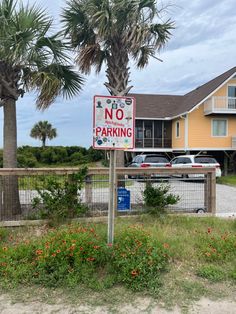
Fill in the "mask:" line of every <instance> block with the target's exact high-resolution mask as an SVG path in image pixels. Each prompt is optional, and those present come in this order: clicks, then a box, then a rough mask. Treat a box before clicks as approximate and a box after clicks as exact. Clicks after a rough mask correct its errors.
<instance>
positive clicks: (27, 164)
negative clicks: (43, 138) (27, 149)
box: [17, 154, 37, 168]
mask: <svg viewBox="0 0 236 314" xmlns="http://www.w3.org/2000/svg"><path fill="white" fill-rule="evenodd" d="M17 163H18V167H19V168H34V167H35V166H36V165H37V159H36V158H35V157H34V156H33V155H32V154H28V155H18V156H17Z"/></svg>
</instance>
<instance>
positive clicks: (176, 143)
mask: <svg viewBox="0 0 236 314" xmlns="http://www.w3.org/2000/svg"><path fill="white" fill-rule="evenodd" d="M177 121H179V137H176V122H177ZM184 133H185V126H184V119H181V118H180V119H174V120H172V148H173V149H184V145H185V141H184Z"/></svg>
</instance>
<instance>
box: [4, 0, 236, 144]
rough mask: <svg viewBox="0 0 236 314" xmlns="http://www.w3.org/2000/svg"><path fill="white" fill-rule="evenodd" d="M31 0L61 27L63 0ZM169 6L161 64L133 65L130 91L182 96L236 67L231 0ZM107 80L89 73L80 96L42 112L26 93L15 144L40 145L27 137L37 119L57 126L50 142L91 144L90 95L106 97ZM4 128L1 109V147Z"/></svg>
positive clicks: (179, 1)
mask: <svg viewBox="0 0 236 314" xmlns="http://www.w3.org/2000/svg"><path fill="white" fill-rule="evenodd" d="M24 2H27V1H24ZM35 2H36V3H37V4H38V5H39V6H40V7H43V8H45V9H46V11H47V12H48V13H49V14H50V15H52V16H53V17H54V20H55V28H59V15H60V12H61V9H62V8H63V7H65V6H66V1H65V0H50V1H48V0H39V1H37V0H36V1H33V0H29V3H30V4H33V3H35ZM164 3H166V2H164ZM168 3H170V2H168ZM170 4H171V5H170V6H169V8H168V12H167V13H166V17H170V18H171V19H172V20H173V21H174V22H175V30H173V32H172V37H171V39H170V41H169V42H168V44H167V45H166V47H165V49H163V50H162V51H161V52H160V54H159V55H158V57H159V58H161V59H162V60H163V62H159V61H157V60H156V59H152V60H151V59H150V62H149V65H148V66H147V67H146V68H145V69H143V70H136V69H135V68H134V66H133V65H132V64H131V77H130V78H131V83H130V84H131V85H133V86H134V87H133V88H132V90H131V92H132V93H145V94H175V95H182V94H185V93H186V92H188V91H190V90H192V89H195V88H196V87H198V86H199V85H202V84H204V83H206V82H207V81H209V80H211V79H212V78H214V77H216V76H218V75H220V74H221V73H223V72H225V71H227V70H229V69H230V68H232V67H234V66H236V60H235V57H236V40H235V30H236V12H235V0H224V1H222V0H194V1H189V0H172V2H171V3H170ZM105 81H106V77H105V69H103V71H102V72H101V73H100V74H99V75H95V74H94V73H91V74H90V75H89V76H87V77H86V82H85V85H84V86H83V90H82V92H81V93H80V95H78V96H76V97H74V98H73V99H71V100H65V99H62V98H57V100H56V101H55V102H54V103H53V104H52V105H51V107H50V108H49V109H47V110H45V111H44V112H40V111H38V110H36V109H35V95H33V94H25V96H24V97H23V98H21V99H20V100H19V101H18V102H17V128H18V146H22V145H33V146H39V145H40V143H39V141H37V140H35V139H33V138H31V137H30V136H29V134H30V130H31V128H32V127H33V125H34V124H35V123H37V122H38V121H40V120H47V121H49V122H50V123H51V124H52V125H53V127H55V128H56V129H57V133H58V137H57V138H55V139H53V140H52V141H50V143H48V144H50V145H55V146H56V145H64V146H68V145H78V146H84V147H89V146H91V145H92V109H93V96H94V95H108V92H107V90H106V88H105V87H104V85H103V84H104V82H105ZM2 128H3V114H2V108H0V147H2Z"/></svg>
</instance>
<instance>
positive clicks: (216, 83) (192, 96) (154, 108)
mask: <svg viewBox="0 0 236 314" xmlns="http://www.w3.org/2000/svg"><path fill="white" fill-rule="evenodd" d="M235 73H236V67H233V68H232V69H230V70H228V71H226V72H224V73H223V74H221V75H219V76H217V77H216V78H214V79H212V80H211V81H209V82H207V83H205V84H203V85H201V86H199V87H197V88H196V89H194V90H192V91H191V92H189V93H187V94H185V95H183V96H179V95H158V94H157V95H148V94H129V95H130V96H133V97H135V98H136V117H137V118H150V119H155V118H156V119H158V118H159V119H164V118H173V117H176V116H180V115H182V114H184V113H187V112H189V111H191V110H192V109H193V108H194V107H196V106H197V105H199V104H201V102H203V101H204V100H205V99H206V98H207V97H208V96H209V95H211V94H212V93H213V92H214V91H216V90H217V89H218V88H219V87H221V85H222V84H224V83H225V82H226V81H227V80H229V79H230V78H232V76H234V74H235Z"/></svg>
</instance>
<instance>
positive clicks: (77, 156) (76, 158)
mask: <svg viewBox="0 0 236 314" xmlns="http://www.w3.org/2000/svg"><path fill="white" fill-rule="evenodd" d="M70 161H71V162H72V163H73V164H74V165H77V164H82V163H85V162H88V160H86V157H85V156H84V155H83V154H82V153H81V152H76V153H73V154H72V155H71V156H70Z"/></svg>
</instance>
